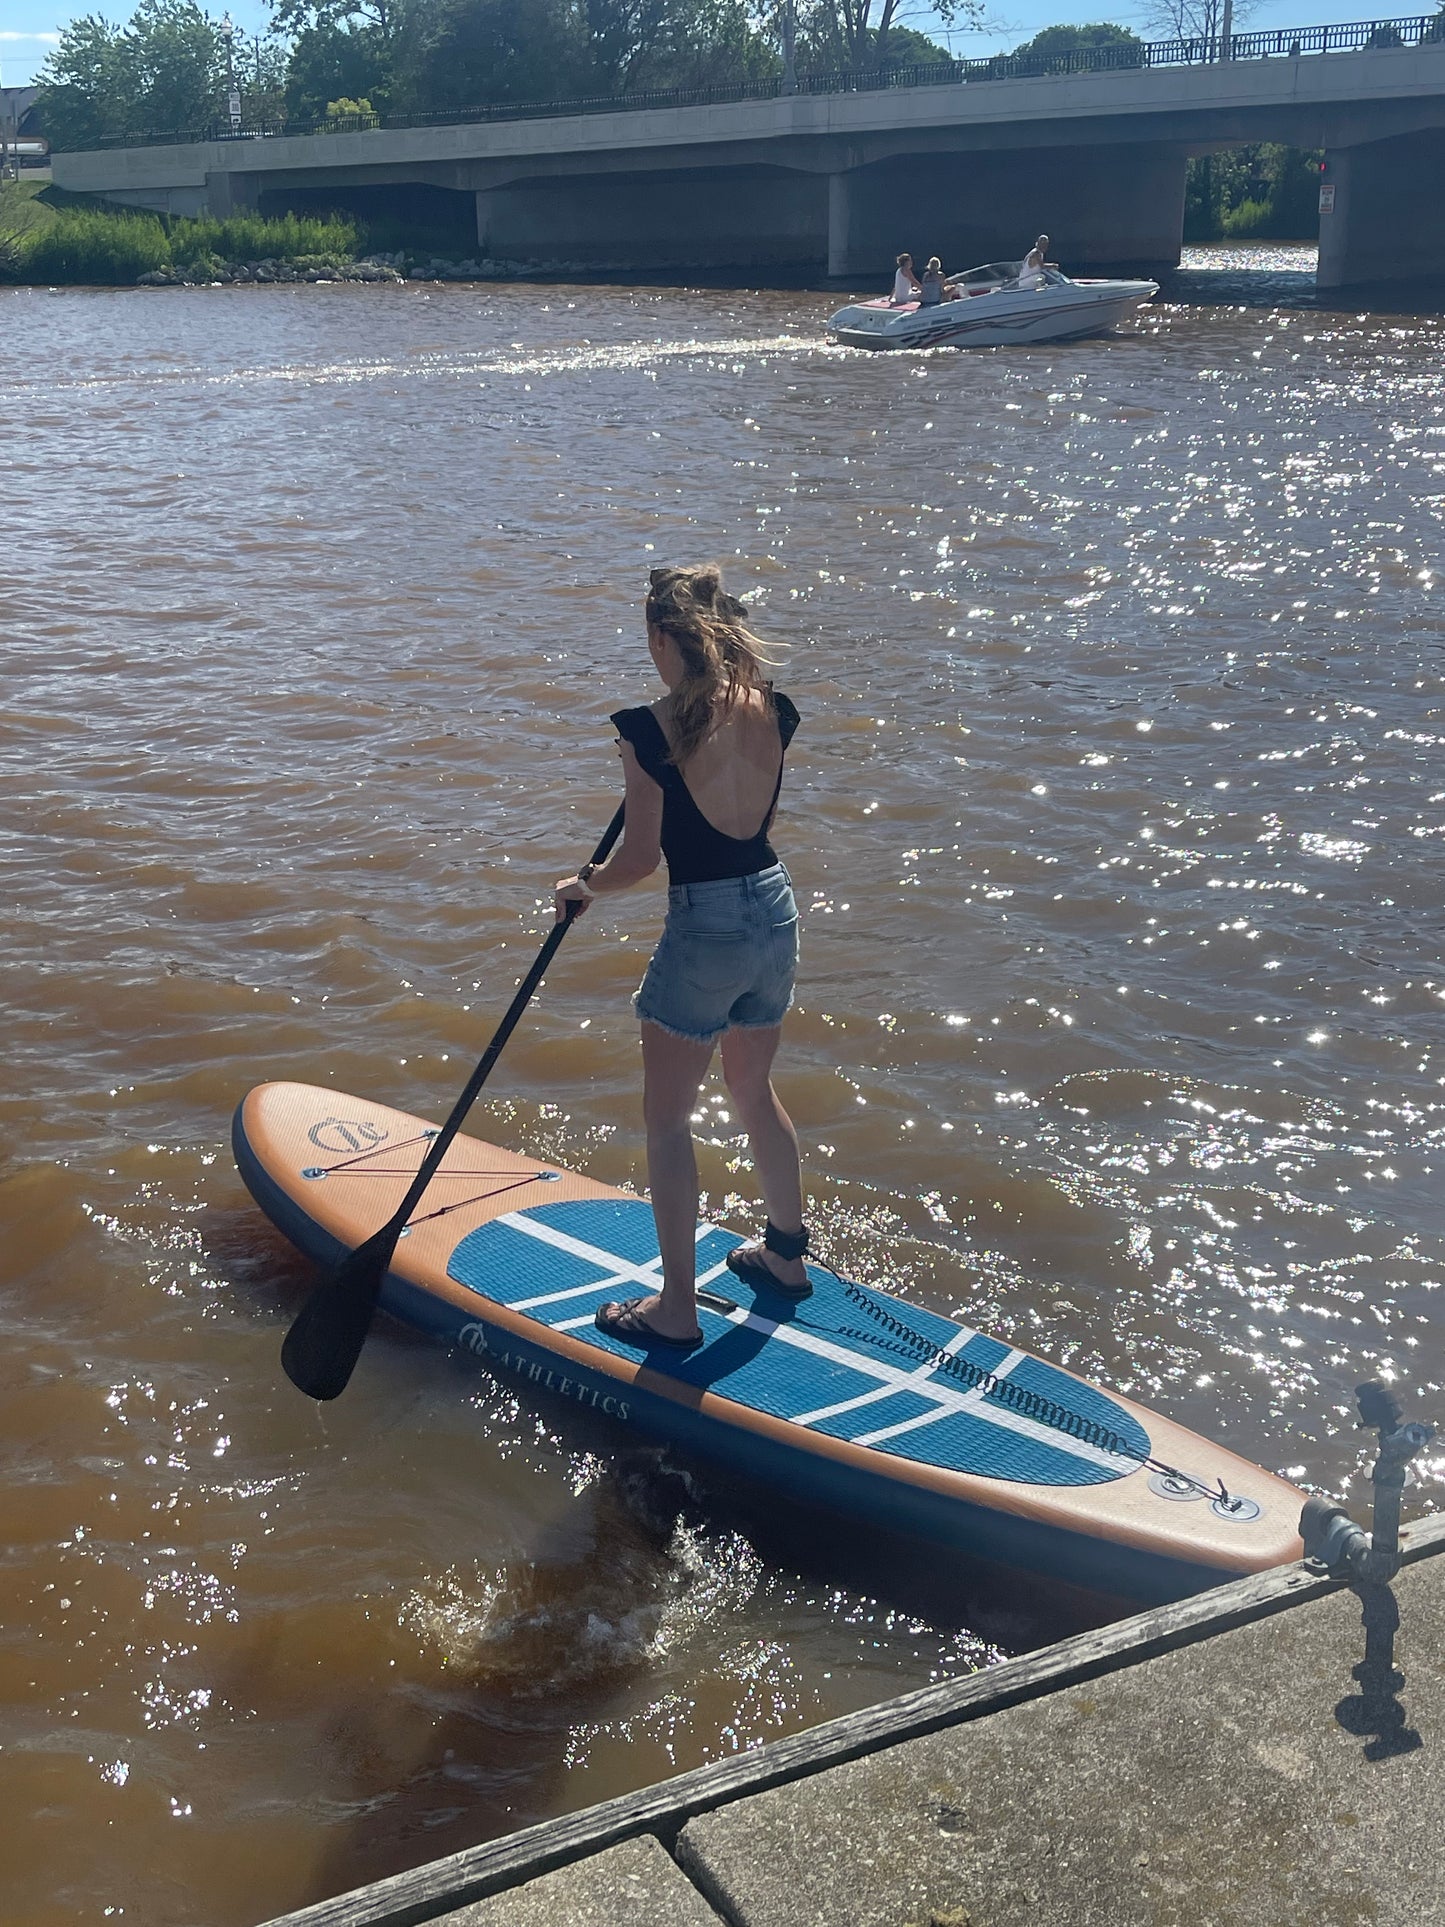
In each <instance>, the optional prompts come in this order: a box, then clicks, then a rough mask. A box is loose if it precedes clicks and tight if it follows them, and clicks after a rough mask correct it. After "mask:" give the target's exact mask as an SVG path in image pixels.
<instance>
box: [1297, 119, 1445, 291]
mask: <svg viewBox="0 0 1445 1927" xmlns="http://www.w3.org/2000/svg"><path fill="white" fill-rule="evenodd" d="M1321 185H1322V186H1323V187H1324V188H1325V189H1326V190H1328V189H1330V188H1333V189H1334V193H1333V195H1332V196H1328V195H1327V196H1326V200H1327V201H1328V200H1329V199H1333V202H1334V206H1333V207H1330V206H1329V205H1328V204H1327V205H1325V206H1323V207H1322V208H1321V209H1320V261H1319V267H1318V268H1317V269H1316V271H1315V281H1316V284H1317V286H1319V287H1321V288H1348V287H1365V286H1371V285H1374V286H1378V285H1380V284H1381V283H1384V282H1390V281H1426V282H1436V283H1438V282H1439V281H1441V280H1442V279H1445V133H1439V132H1429V133H1421V134H1404V135H1401V136H1399V137H1398V138H1397V139H1395V140H1386V141H1369V142H1367V143H1366V144H1364V145H1363V146H1360V147H1345V148H1334V149H1331V151H1330V152H1329V153H1328V154H1327V156H1326V159H1325V172H1324V174H1323V175H1322V176H1321Z"/></svg>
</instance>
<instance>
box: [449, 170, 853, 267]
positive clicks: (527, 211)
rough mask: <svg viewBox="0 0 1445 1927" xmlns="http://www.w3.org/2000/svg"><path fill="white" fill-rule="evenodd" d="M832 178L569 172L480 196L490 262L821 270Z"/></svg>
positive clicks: (480, 231) (482, 239)
mask: <svg viewBox="0 0 1445 1927" xmlns="http://www.w3.org/2000/svg"><path fill="white" fill-rule="evenodd" d="M827 192H828V189H827V181H826V177H824V176H823V175H819V174H805V173H803V172H801V171H796V170H793V169H790V168H775V167H770V168H738V169H734V170H729V171H718V172H703V171H700V170H699V171H697V172H690V173H684V172H682V171H680V170H679V171H676V172H672V171H667V172H663V171H659V172H658V173H656V174H608V173H600V172H599V173H593V174H591V175H567V176H563V177H560V178H557V179H553V180H549V179H538V180H532V181H518V182H516V183H515V184H513V185H508V186H504V187H493V188H485V189H481V190H479V191H478V193H477V243H478V246H479V247H480V248H481V249H482V250H483V252H484V254H486V255H487V256H489V257H490V258H491V259H492V260H508V261H521V262H528V263H535V264H537V265H538V266H541V267H547V266H553V265H561V266H567V265H575V266H577V267H579V268H617V269H629V270H630V269H649V268H657V269H664V268H687V267H709V268H757V267H770V266H779V267H786V268H788V269H790V270H795V271H796V270H800V269H801V270H812V271H814V272H816V270H817V269H818V268H820V267H821V266H822V264H823V257H824V249H825V246H826V235H827V224H828V211H827Z"/></svg>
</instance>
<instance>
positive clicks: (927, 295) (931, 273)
mask: <svg viewBox="0 0 1445 1927" xmlns="http://www.w3.org/2000/svg"><path fill="white" fill-rule="evenodd" d="M947 298H948V297H947V295H946V294H945V292H944V280H943V263H942V262H941V261H940V260H939V258H938V256H937V255H936V254H932V255H930V256H929V258H928V266H927V267H926V268H925V269H924V270H923V284H922V286H921V287H920V288H919V291H918V304H919V306H920V307H922V308H936V307H937V306H938V304H939V302H940V301H945V300H947Z"/></svg>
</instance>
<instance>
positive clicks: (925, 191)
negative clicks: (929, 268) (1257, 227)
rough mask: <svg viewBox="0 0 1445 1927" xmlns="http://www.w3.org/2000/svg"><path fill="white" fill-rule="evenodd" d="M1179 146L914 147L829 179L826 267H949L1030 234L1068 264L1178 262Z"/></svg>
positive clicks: (885, 270)
mask: <svg viewBox="0 0 1445 1927" xmlns="http://www.w3.org/2000/svg"><path fill="white" fill-rule="evenodd" d="M1184 170H1185V156H1184V154H1183V153H1182V152H1177V151H1175V150H1174V149H1172V148H1142V147H1095V148H1087V147H1080V148H1063V147H1056V148H1048V147H1045V148H1031V149H998V150H994V151H990V152H977V153H966V154H959V153H952V154H948V153H941V154H936V155H927V156H923V155H910V156H907V157H905V158H902V159H899V160H890V161H883V162H880V163H878V164H875V165H873V166H869V167H860V168H854V169H852V170H851V171H849V172H846V173H840V174H834V175H831V176H830V177H829V182H828V272H829V274H830V275H832V276H836V277H839V278H846V277H851V276H862V275H869V276H872V277H873V278H875V279H879V280H883V279H888V278H891V270H892V265H893V257H894V255H895V254H897V253H898V252H899V251H900V249H902V248H908V249H909V250H910V251H911V252H912V254H913V257H914V261H915V264H916V265H919V266H921V265H922V263H923V262H924V261H926V260H927V259H928V257H929V255H930V254H937V255H939V256H940V257H941V258H942V260H943V261H944V263H945V265H946V266H947V267H949V268H951V269H957V268H966V267H972V266H974V265H975V264H976V263H978V262H981V261H990V260H998V259H1004V260H1013V259H1016V258H1017V257H1018V256H1020V255H1022V254H1024V253H1026V252H1027V250H1028V248H1029V247H1030V246H1031V245H1032V243H1033V239H1034V236H1035V235H1036V234H1040V233H1046V234H1048V235H1049V236H1050V239H1051V243H1052V247H1051V252H1052V254H1053V256H1054V258H1055V259H1056V260H1057V261H1059V262H1060V264H1061V265H1062V266H1063V267H1064V269H1065V270H1066V271H1067V272H1070V273H1075V272H1077V273H1085V274H1088V273H1097V272H1100V271H1112V272H1115V273H1122V272H1128V273H1135V274H1156V273H1158V272H1159V271H1160V270H1162V269H1167V268H1173V267H1177V266H1178V264H1179V251H1180V247H1181V245H1182V241H1183V234H1184Z"/></svg>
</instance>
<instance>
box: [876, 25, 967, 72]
mask: <svg viewBox="0 0 1445 1927" xmlns="http://www.w3.org/2000/svg"><path fill="white" fill-rule="evenodd" d="M952 59H953V55H952V54H951V53H950V52H949V51H948V49H947V47H941V46H940V45H939V44H938V42H937V41H936V40H930V39H929V37H928V35H927V34H926V33H920V32H919V31H918V29H917V28H916V27H899V26H896V25H895V26H892V27H890V28H889V29H888V40H887V45H886V50H885V52H884V53H882V54H880V53H878V52H877V49H876V46H875V50H874V55H873V64H874V65H876V66H878V67H941V66H942V65H943V64H944V62H945V61H949V60H952Z"/></svg>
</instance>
